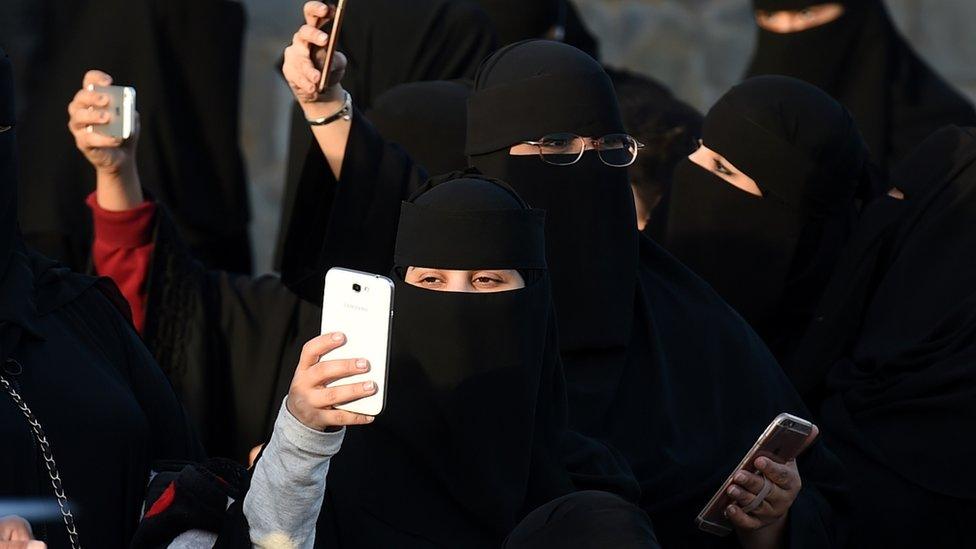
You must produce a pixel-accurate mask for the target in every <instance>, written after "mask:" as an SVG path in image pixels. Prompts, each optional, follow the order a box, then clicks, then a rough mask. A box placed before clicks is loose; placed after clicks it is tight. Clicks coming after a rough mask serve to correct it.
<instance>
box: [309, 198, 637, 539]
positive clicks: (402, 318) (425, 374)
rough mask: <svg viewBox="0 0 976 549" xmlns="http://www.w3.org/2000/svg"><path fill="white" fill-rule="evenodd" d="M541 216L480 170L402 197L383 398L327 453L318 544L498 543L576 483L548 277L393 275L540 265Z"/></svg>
mask: <svg viewBox="0 0 976 549" xmlns="http://www.w3.org/2000/svg"><path fill="white" fill-rule="evenodd" d="M544 223H545V216H544V214H543V213H542V212H541V211H538V210H531V209H529V208H528V207H527V206H526V205H525V203H524V202H522V200H521V199H520V198H518V197H517V195H515V193H514V192H513V191H512V190H511V189H509V188H508V187H507V186H504V184H502V183H499V182H495V181H491V180H486V179H471V178H464V179H454V180H451V181H447V182H445V183H440V184H435V185H434V186H432V187H429V188H427V189H424V191H423V192H422V193H421V194H419V195H418V196H416V198H414V199H413V200H412V201H410V202H406V203H404V204H403V208H402V212H401V216H400V224H399V231H398V234H397V246H396V261H395V263H396V268H395V269H394V273H393V275H392V276H393V278H394V280H395V284H396V317H395V322H394V328H393V335H392V347H391V349H392V350H391V358H390V377H389V382H388V387H389V389H388V391H389V392H388V397H387V406H386V409H385V410H384V412H383V414H382V415H380V416H379V417H378V418H377V419H376V422H375V423H374V424H373V425H371V426H369V427H366V428H363V429H350V430H349V431H348V432H347V433H346V438H345V441H344V442H343V449H342V453H340V454H339V455H337V456H336V457H335V458H333V461H332V464H331V470H330V473H329V485H328V490H327V499H326V503H325V505H324V512H323V516H322V518H321V519H320V522H319V540H320V543H322V542H324V541H325V540H326V539H334V540H337V542H339V543H341V544H342V545H343V546H362V547H402V546H413V545H423V546H426V545H424V543H428V544H431V543H432V544H435V545H440V546H453V547H481V546H485V547H487V546H496V547H497V546H498V545H499V544H500V543H501V541H502V540H503V539H504V538H505V536H506V535H507V534H508V532H509V531H511V530H512V528H514V527H515V525H516V524H517V523H518V521H520V520H521V519H522V518H523V517H524V516H525V515H526V514H527V513H528V512H530V511H531V510H532V509H534V508H535V507H538V506H540V505H542V504H544V503H546V502H548V501H550V500H552V499H555V498H556V497H560V496H562V495H565V494H568V493H570V492H573V491H574V490H575V487H574V479H573V477H572V476H571V474H570V473H569V472H568V470H567V466H566V465H565V464H564V460H565V459H566V458H565V457H564V456H565V455H569V454H564V448H565V446H564V444H566V442H567V440H569V439H567V438H566V436H567V433H568V432H567V431H566V404H565V393H564V392H563V391H564V385H563V381H562V368H561V364H560V361H559V351H558V348H557V345H556V334H555V323H554V317H553V314H552V310H551V305H550V298H549V283H548V278H547V277H546V276H545V275H543V276H541V277H538V278H536V279H535V280H534V281H531V282H529V283H528V284H527V285H526V287H525V288H522V289H518V290H512V291H506V292H499V293H454V292H438V291H433V290H429V289H425V288H419V287H415V286H412V285H410V284H407V283H406V282H405V281H404V279H403V273H405V272H406V270H407V268H408V267H410V266H425V267H437V268H444V269H459V270H460V269H472V268H493V269H520V270H530V271H536V270H541V271H543V272H544V269H545V266H546V264H545V238H544ZM499 395H504V397H503V398H499ZM573 440H575V441H576V442H575V444H580V443H581V439H573ZM582 440H585V439H582ZM585 444H586V445H587V446H589V447H591V448H596V449H597V450H596V451H597V452H598V453H604V454H605V453H606V452H605V450H604V449H602V447H600V446H599V445H597V443H595V442H592V441H586V443H585ZM577 448H579V446H577ZM630 495H631V496H633V495H635V494H630ZM420 540H423V541H420ZM328 546H329V547H331V546H333V545H328Z"/></svg>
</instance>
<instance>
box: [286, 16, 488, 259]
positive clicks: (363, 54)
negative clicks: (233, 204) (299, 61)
mask: <svg viewBox="0 0 976 549" xmlns="http://www.w3.org/2000/svg"><path fill="white" fill-rule="evenodd" d="M347 10H348V11H347V12H346V19H345V22H344V23H343V25H342V33H341V34H340V36H339V45H338V47H339V49H340V50H341V51H342V52H343V53H344V54H345V55H346V57H347V58H348V60H349V66H348V67H347V68H346V76H345V77H344V78H343V81H342V85H343V87H344V88H345V89H346V90H347V91H348V92H349V93H350V94H351V95H352V97H353V102H354V104H355V105H356V108H357V109H359V110H360V111H361V112H366V111H367V110H369V109H370V108H372V107H373V104H374V102H375V101H376V98H377V97H378V96H379V95H380V94H382V93H383V92H385V91H387V90H389V89H390V88H393V87H394V86H397V85H399V84H405V83H408V82H422V81H432V80H456V79H472V78H474V74H475V71H477V70H478V65H479V64H480V63H481V61H482V60H484V58H485V57H487V56H488V55H489V54H491V52H493V51H495V48H496V47H497V39H496V35H495V30H494V28H493V27H492V25H491V21H490V20H489V19H488V16H487V15H486V14H485V13H484V12H483V11H482V10H481V9H480V8H479V7H478V6H477V5H476V4H474V3H472V2H467V1H462V0H411V1H410V2H404V1H403V0H356V1H355V2H349V7H348V8H347ZM434 125H436V124H426V125H425V127H432V126H434ZM312 147H316V148H317V147H318V145H317V144H315V143H314V141H313V140H312V132H310V131H309V129H308V122H306V120H305V116H304V115H303V114H302V111H301V109H300V108H299V107H298V105H295V107H294V108H293V109H292V119H291V136H290V139H289V144H288V168H287V173H286V176H285V195H284V200H283V206H282V216H281V227H282V230H281V231H280V232H279V237H278V245H277V249H276V251H275V263H276V265H277V266H278V267H279V268H281V261H282V254H283V253H284V252H283V250H282V248H283V246H284V240H283V239H284V234H285V233H286V232H287V230H286V229H287V227H289V225H290V223H291V216H292V211H293V210H294V202H295V193H296V189H297V187H298V184H299V181H300V179H301V177H302V169H303V167H304V165H305V160H306V158H307V157H308V155H309V151H310V150H311V148H312ZM312 154H317V152H313V153H312Z"/></svg>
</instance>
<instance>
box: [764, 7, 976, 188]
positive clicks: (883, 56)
mask: <svg viewBox="0 0 976 549" xmlns="http://www.w3.org/2000/svg"><path fill="white" fill-rule="evenodd" d="M823 3H824V1H823V0H753V6H754V7H755V8H756V9H761V10H766V11H776V10H798V9H802V8H805V7H808V6H812V5H814V4H823ZM840 3H841V4H843V6H844V9H845V13H844V14H843V15H842V16H841V17H840V18H839V19H837V20H836V21H833V22H830V23H827V24H825V25H821V26H819V27H815V28H812V29H808V30H805V31H801V32H795V33H786V34H779V33H774V32H771V31H767V30H764V29H761V28H760V29H759V30H758V33H759V39H758V43H757V46H756V51H755V53H754V54H753V58H752V63H751V65H750V66H749V69H748V71H747V73H746V74H747V76H757V75H763V74H781V75H784V76H793V77H796V78H800V79H801V80H805V81H807V82H809V83H811V84H814V85H816V86H817V87H819V88H821V89H823V90H825V91H826V92H828V93H830V94H831V95H832V96H833V97H834V98H835V99H837V100H838V101H840V102H841V103H843V104H844V106H845V107H847V108H848V109H849V110H850V111H851V113H852V114H853V115H854V119H855V120H856V121H857V125H858V126H859V127H860V128H861V131H862V132H863V134H864V138H865V140H866V141H867V144H868V147H869V148H870V150H871V154H872V156H873V157H874V158H875V159H876V160H877V161H878V163H879V164H880V165H881V166H882V167H884V168H885V169H891V168H892V167H893V166H894V164H895V163H896V162H898V161H899V160H900V159H902V158H904V157H905V156H906V155H907V154H908V153H909V152H911V151H912V149H913V148H914V147H915V146H916V145H918V144H919V143H921V142H922V140H924V139H925V138H926V137H928V136H929V134H931V133H932V132H934V131H935V130H937V129H939V128H941V127H942V126H944V125H947V124H958V125H960V126H968V125H974V124H976V111H974V109H973V105H972V103H971V102H970V101H969V100H968V99H966V98H965V97H963V96H962V95H961V94H960V93H959V92H958V91H956V90H955V89H953V88H952V86H951V85H949V84H948V83H947V82H946V81H945V80H943V79H942V78H941V77H940V76H939V75H938V74H936V73H935V72H934V71H933V70H932V69H931V68H930V67H929V66H928V64H926V63H925V61H923V60H922V59H921V58H920V57H919V56H918V54H916V53H915V51H914V50H913V49H912V47H911V46H910V45H909V44H908V42H907V41H905V39H904V38H903V37H902V36H901V34H900V33H899V32H898V30H897V29H896V28H895V26H894V23H892V21H891V17H890V16H889V15H888V10H887V8H885V5H884V2H882V0H842V1H841V2H840Z"/></svg>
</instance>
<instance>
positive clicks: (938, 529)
mask: <svg viewBox="0 0 976 549" xmlns="http://www.w3.org/2000/svg"><path fill="white" fill-rule="evenodd" d="M892 179H893V181H894V184H895V185H896V188H897V191H893V192H892V193H891V194H892V195H893V196H894V197H893V196H886V197H882V198H880V199H879V200H878V201H877V202H876V203H874V204H872V205H870V206H868V207H867V208H866V209H865V211H864V213H863V215H862V216H861V220H860V221H859V224H858V227H857V230H856V231H855V233H854V235H853V236H852V239H851V243H850V245H849V247H848V249H847V250H845V252H844V255H843V257H842V258H841V261H840V262H839V263H838V266H837V271H836V273H835V275H834V278H833V279H832V280H831V283H830V285H829V286H828V288H827V290H826V292H825V294H824V299H823V303H822V306H821V308H820V310H819V312H818V315H820V318H818V319H817V322H816V323H814V325H813V326H812V327H811V329H810V331H809V333H808V334H807V336H806V338H805V339H804V340H803V342H802V344H801V346H800V347H799V350H798V352H797V359H796V361H795V364H793V365H791V367H792V368H793V370H794V371H793V376H794V378H795V379H796V380H797V385H798V388H799V389H800V390H801V392H802V393H803V394H804V396H805V397H806V399H807V400H808V401H809V402H811V403H812V405H814V406H815V409H816V410H817V412H818V413H819V416H820V422H821V424H820V425H821V428H822V430H823V432H824V433H825V435H826V436H827V438H828V440H829V442H830V444H831V448H834V449H836V452H837V453H838V456H839V457H840V458H841V459H842V460H843V461H844V464H845V466H846V467H847V468H848V469H849V470H850V471H851V474H852V475H851V479H852V482H851V484H852V489H853V490H852V494H853V498H852V499H853V502H854V513H853V517H852V518H853V519H854V524H855V528H854V531H853V537H852V546H857V547H972V546H974V544H976V534H974V532H973V530H972V527H971V522H972V516H973V512H974V511H976V495H974V494H976V474H974V472H973V467H972V464H973V462H974V461H976V444H974V442H973V439H972V437H971V436H969V434H970V433H971V432H972V426H973V424H974V423H976V369H974V368H973V361H974V359H976V290H974V285H973V279H974V276H976V255H974V254H973V252H972V251H973V249H974V247H976V232H974V231H973V228H972V219H973V215H974V214H976V130H974V129H972V128H967V129H959V128H955V127H951V128H946V129H943V130H941V131H939V132H937V133H936V134H933V135H932V137H930V138H929V139H928V140H926V141H925V142H924V143H923V144H922V145H920V146H919V148H918V149H917V150H916V151H915V152H914V153H912V155H910V156H909V157H908V158H907V159H906V160H905V161H904V162H903V163H901V164H900V165H899V166H898V168H897V169H896V170H895V172H894V174H893V176H892ZM895 197H902V199H901V200H899V199H897V198H895Z"/></svg>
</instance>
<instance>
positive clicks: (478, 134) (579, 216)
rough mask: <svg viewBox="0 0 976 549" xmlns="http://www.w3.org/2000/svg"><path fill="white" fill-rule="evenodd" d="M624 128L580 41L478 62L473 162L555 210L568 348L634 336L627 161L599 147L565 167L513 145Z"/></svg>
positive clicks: (552, 239) (562, 326) (563, 337)
mask: <svg viewBox="0 0 976 549" xmlns="http://www.w3.org/2000/svg"><path fill="white" fill-rule="evenodd" d="M580 82H585V85H580ZM552 90H559V93H558V94H554V93H552ZM499 121H504V123H500V122H499ZM623 131H624V130H623V122H622V121H621V118H620V112H619V109H618V107H617V101H616V95H615V93H614V89H613V84H612V83H611V82H610V79H609V77H608V76H607V74H606V73H605V72H604V71H603V68H602V67H601V66H600V64H599V63H597V62H596V61H595V60H594V59H593V58H592V57H590V56H588V55H586V54H585V53H583V52H581V51H580V50H577V49H575V48H573V47H571V46H567V45H565V44H560V43H558V42H551V41H546V40H533V41H527V42H521V43H519V44H515V45H512V46H508V47H505V48H502V49H501V50H499V51H498V52H497V53H496V54H494V55H493V56H491V57H490V58H489V59H488V60H486V61H485V63H484V64H483V65H482V67H481V69H480V70H479V71H478V77H477V79H476V81H475V92H474V95H473V96H472V97H471V100H470V101H469V108H468V142H467V151H468V155H469V156H470V159H471V165H472V166H474V167H476V168H478V169H479V170H480V171H481V172H483V173H485V174H489V175H491V176H493V177H499V178H502V179H504V180H505V181H507V182H508V183H509V184H511V185H512V186H513V187H514V188H515V189H516V190H517V191H518V192H519V194H520V195H521V196H522V197H523V198H524V199H525V200H526V201H527V202H528V203H529V204H532V205H533V206H534V207H538V208H543V209H545V210H546V212H547V216H548V217H547V225H546V234H547V242H546V246H547V252H548V258H549V269H550V273H551V277H552V284H553V299H554V301H555V303H556V311H557V314H558V315H559V331H560V346H561V348H562V350H563V352H567V351H574V350H579V349H586V348H613V347H621V346H625V345H626V344H627V342H628V341H629V340H630V330H631V322H632V317H633V314H632V311H633V306H634V288H635V286H636V282H637V276H636V269H637V236H638V235H637V232H636V230H635V228H634V220H635V219H636V214H635V213H634V203H633V196H632V194H631V191H630V185H629V184H628V181H627V170H626V169H623V168H612V167H610V166H607V165H605V164H604V163H603V162H601V160H600V159H599V157H598V156H597V153H596V152H595V151H588V152H587V153H585V154H584V155H583V157H582V158H581V159H580V161H579V162H578V163H576V164H574V165H572V166H562V167H560V166H551V165H548V164H546V163H544V162H543V161H542V159H541V158H539V156H537V155H531V156H512V155H510V154H509V152H508V150H509V148H510V147H511V146H512V145H515V144H517V143H519V142H521V141H527V140H537V139H539V138H541V137H543V136H545V135H547V134H550V133H558V132H570V133H575V134H577V135H580V136H586V137H597V138H598V137H603V136H604V135H607V134H614V133H623Z"/></svg>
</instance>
